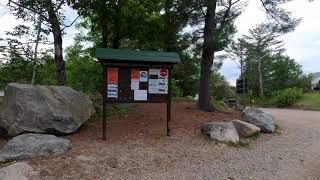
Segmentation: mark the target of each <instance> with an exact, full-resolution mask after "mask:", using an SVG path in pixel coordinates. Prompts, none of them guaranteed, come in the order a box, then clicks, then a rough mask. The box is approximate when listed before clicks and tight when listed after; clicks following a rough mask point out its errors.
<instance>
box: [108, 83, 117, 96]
mask: <svg viewBox="0 0 320 180" xmlns="http://www.w3.org/2000/svg"><path fill="white" fill-rule="evenodd" d="M107 97H108V98H118V84H108V86H107Z"/></svg>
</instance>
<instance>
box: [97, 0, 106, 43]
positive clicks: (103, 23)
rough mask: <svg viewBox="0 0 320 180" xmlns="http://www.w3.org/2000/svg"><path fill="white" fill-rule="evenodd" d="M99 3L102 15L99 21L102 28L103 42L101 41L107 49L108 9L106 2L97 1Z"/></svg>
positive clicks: (103, 0) (104, 0) (102, 0)
mask: <svg viewBox="0 0 320 180" xmlns="http://www.w3.org/2000/svg"><path fill="white" fill-rule="evenodd" d="M97 3H99V8H101V9H100V11H99V12H100V13H101V14H100V15H99V18H100V19H99V21H100V23H99V24H100V27H101V34H102V41H101V47H102V48H107V47H108V7H107V5H106V4H107V2H106V0H100V1H97Z"/></svg>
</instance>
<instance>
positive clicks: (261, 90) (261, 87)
mask: <svg viewBox="0 0 320 180" xmlns="http://www.w3.org/2000/svg"><path fill="white" fill-rule="evenodd" d="M258 71H259V89H260V97H262V96H263V94H264V93H263V81H262V70H261V60H259V61H258Z"/></svg>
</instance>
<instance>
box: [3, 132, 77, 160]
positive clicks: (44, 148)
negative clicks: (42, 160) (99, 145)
mask: <svg viewBox="0 0 320 180" xmlns="http://www.w3.org/2000/svg"><path fill="white" fill-rule="evenodd" d="M70 148H71V143H70V141H69V140H67V139H63V138H58V137H56V136H54V135H49V134H22V135H19V136H16V137H14V138H12V139H11V140H9V141H8V143H7V144H6V145H5V146H4V147H3V149H1V151H0V162H6V161H13V160H21V159H29V158H33V157H36V156H49V155H58V154H63V153H64V152H65V151H67V150H68V149H70Z"/></svg>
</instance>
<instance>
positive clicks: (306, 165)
mask: <svg viewBox="0 0 320 180" xmlns="http://www.w3.org/2000/svg"><path fill="white" fill-rule="evenodd" d="M264 111H266V112H268V113H270V114H272V115H273V116H274V117H275V118H276V122H277V123H278V124H279V125H280V126H281V128H282V130H283V132H282V134H281V135H267V134H264V135H261V136H260V137H259V138H258V139H257V140H252V142H250V148H234V147H228V146H226V145H216V144H214V143H211V142H209V141H208V140H207V139H206V138H205V137H203V136H202V135H200V134H190V133H184V132H183V131H178V130H176V132H177V131H178V132H179V133H175V134H174V135H173V136H172V137H170V138H167V137H163V136H159V137H153V138H150V139H144V138H140V139H139V138H138V139H136V140H131V141H127V142H119V143H110V144H108V143H105V142H101V141H99V140H92V141H90V142H83V144H85V145H86V148H79V150H72V151H71V152H70V153H68V154H67V155H66V156H65V157H50V158H39V159H35V160H33V161H31V163H32V165H33V166H34V167H35V169H37V170H38V171H40V174H41V176H42V178H43V179H153V180H155V179H190V180H191V179H218V180H220V179H244V180H247V179H253V180H257V179H270V180H271V179H272V180H274V179H290V180H291V179H299V180H301V179H320V112H311V111H295V110H277V109H264ZM84 141H86V140H84ZM77 146H81V144H78V145H77Z"/></svg>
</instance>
